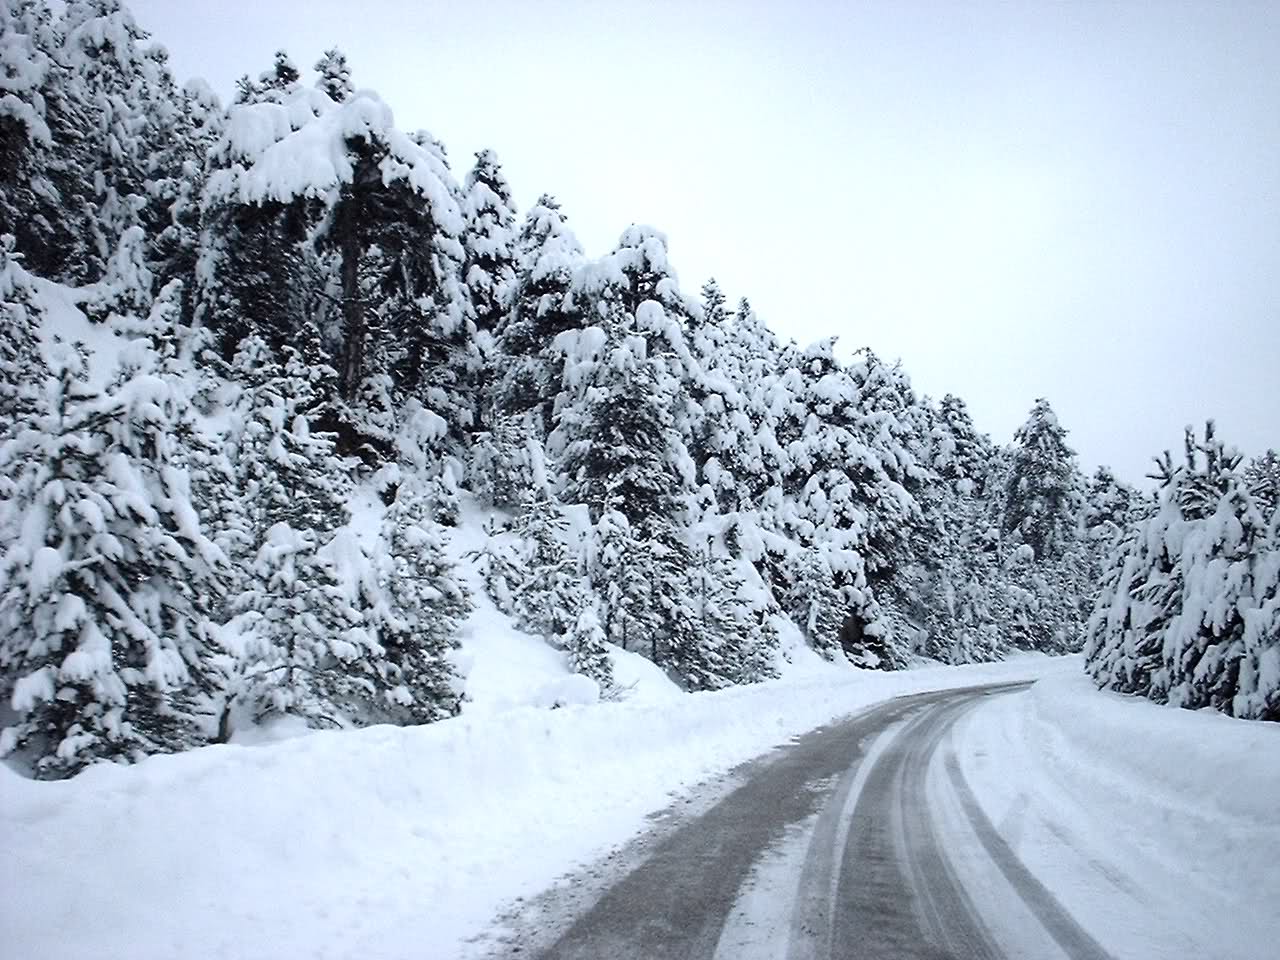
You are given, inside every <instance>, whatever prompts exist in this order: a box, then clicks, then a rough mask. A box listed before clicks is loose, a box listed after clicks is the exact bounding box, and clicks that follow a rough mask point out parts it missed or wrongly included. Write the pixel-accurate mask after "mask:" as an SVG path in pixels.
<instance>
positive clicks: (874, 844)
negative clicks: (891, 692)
mask: <svg viewBox="0 0 1280 960" xmlns="http://www.w3.org/2000/svg"><path fill="white" fill-rule="evenodd" d="M1053 683H1054V682H1053V681H1050V682H1049V688H1050V694H1049V695H1048V696H1047V697H1046V696H1044V695H1037V696H1034V697H1033V695H1032V694H1029V693H1028V692H1027V688H1026V686H1025V685H1018V686H1011V685H1000V686H987V687H980V688H971V689H964V690H952V691H944V692H935V693H926V694H920V695H915V696H908V697H903V698H899V699H896V700H893V701H890V702H888V703H886V704H883V705H881V706H878V707H875V708H873V709H871V710H869V711H866V712H864V713H862V714H860V715H858V716H857V717H855V718H853V719H850V720H846V721H843V722H840V723H837V724H833V725H831V726H828V727H825V728H822V729H820V730H817V731H815V732H813V733H811V734H808V735H806V736H804V737H802V738H800V739H799V740H798V741H797V742H796V743H795V744H794V745H793V746H791V747H789V748H787V749H785V750H783V751H779V752H778V753H776V754H773V755H770V756H767V757H764V758H762V759H760V760H757V761H755V762H753V763H752V764H750V765H748V767H747V768H745V769H740V770H739V771H738V772H737V774H736V776H735V780H736V785H735V786H733V787H732V789H730V790H729V791H728V792H727V793H726V794H725V795H724V796H723V797H722V798H721V799H719V800H718V801H717V802H715V803H714V804H712V805H711V806H710V807H709V809H706V810H705V811H701V812H699V813H698V814H697V815H695V816H690V817H687V818H685V819H684V820H683V822H680V823H679V824H678V825H674V826H671V825H669V826H665V827H660V828H659V829H658V831H657V833H658V834H659V835H658V836H655V837H654V838H653V839H652V842H651V843H650V844H649V849H647V850H645V851H644V852H643V855H642V856H641V857H638V858H637V859H638V860H639V862H638V864H635V863H632V864H628V865H627V866H625V867H623V868H621V869H619V870H618V871H617V872H619V873H621V874H622V875H621V876H620V877H617V878H616V882H613V883H612V884H608V883H603V884H602V883H599V882H596V883H595V885H596V886H597V887H599V888H600V889H599V891H598V899H595V900H594V902H593V903H592V902H587V903H584V902H583V901H584V897H583V894H582V891H581V889H580V887H581V885H582V884H581V882H579V881H580V880H582V879H583V878H578V880H575V881H571V882H569V883H566V884H562V885H561V886H560V887H559V888H558V890H559V894H557V893H556V892H555V891H553V892H552V893H550V894H549V895H547V896H545V897H543V898H541V899H540V900H539V901H535V902H534V903H533V904H531V905H530V906H528V907H527V908H526V909H525V910H524V911H523V915H522V916H520V915H517V916H515V917H513V918H511V920H512V932H511V933H509V934H508V935H507V936H506V937H505V938H504V942H503V943H502V944H501V946H498V947H495V949H494V950H493V951H492V952H491V955H492V956H525V957H527V956H530V955H531V954H532V955H537V956H541V957H544V958H546V960H577V958H583V960H585V958H599V957H610V958H620V960H622V958H646V960H655V958H664V957H673V958H674V957H681V958H706V960H763V958H775V960H784V958H785V960H811V958H812V960H826V958H833V957H859V958H868V960H874V958H898V960H911V958H945V957H954V958H966V960H967V958H1000V957H1007V958H1041V957H1043V958H1054V960H1058V958H1072V960H1100V958H1106V957H1133V958H1148V957H1151V958H1155V957H1185V956H1189V955H1198V956H1215V957H1224V958H1225V957H1239V958H1247V957H1256V958H1259V960H1261V958H1263V957H1266V956H1269V955H1272V954H1270V951H1271V950H1272V949H1273V948H1274V945H1275V943H1276V942H1277V941H1276V939H1275V934H1276V933H1277V930H1276V921H1275V916H1274V914H1273V913H1269V912H1267V904H1268V902H1271V903H1274V902H1275V901H1274V899H1271V900H1270V901H1268V896H1269V893H1268V891H1269V892H1270V894H1271V895H1274V892H1275V887H1276V874H1275V870H1274V867H1272V869H1271V871H1270V874H1269V879H1268V876H1267V875H1265V873H1264V875H1262V876H1259V877H1256V878H1255V880H1256V881H1257V883H1258V884H1259V886H1256V887H1255V889H1253V890H1252V891H1250V892H1249V893H1247V894H1245V895H1244V900H1243V902H1239V901H1237V904H1236V908H1235V910H1227V911H1223V910H1222V909H1221V906H1222V905H1213V904H1210V906H1211V909H1208V910H1207V909H1205V907H1206V904H1205V901H1204V898H1203V895H1202V893H1201V892H1200V891H1198V890H1197V889H1196V888H1195V887H1194V886H1191V885H1188V883H1186V882H1185V880H1186V877H1185V871H1184V870H1183V869H1182V868H1181V867H1180V866H1179V864H1178V863H1177V862H1176V855H1177V854H1178V853H1179V852H1180V853H1181V854H1182V855H1183V856H1185V855H1187V854H1189V853H1192V852H1193V851H1190V850H1188V849H1187V848H1186V846H1185V843H1184V841H1181V840H1178V839H1177V838H1176V837H1174V838H1171V839H1167V840H1162V839H1161V838H1160V835H1159V834H1160V827H1159V826H1158V824H1159V823H1166V824H1167V823H1169V821H1170V817H1169V816H1165V817H1162V818H1159V819H1158V820H1157V822H1155V823H1152V824H1150V826H1151V827H1152V834H1153V836H1151V837H1148V838H1147V844H1148V846H1150V847H1152V848H1161V847H1164V848H1166V852H1167V853H1169V854H1172V855H1174V856H1175V862H1170V863H1168V864H1167V865H1166V870H1165V871H1164V872H1161V871H1160V870H1155V869H1153V868H1152V867H1151V864H1150V863H1147V862H1142V861H1135V860H1131V859H1130V860H1126V859H1124V855H1123V850H1124V847H1123V846H1122V845H1120V844H1119V841H1118V838H1113V837H1111V836H1110V834H1111V832H1112V831H1114V830H1116V829H1117V828H1118V827H1121V825H1124V826H1127V825H1128V824H1127V821H1124V820H1123V819H1121V820H1117V819H1114V818H1109V820H1108V822H1104V823H1098V822H1093V823H1090V824H1088V825H1087V826H1086V825H1083V824H1082V823H1080V822H1079V816H1078V815H1079V813H1080V811H1081V810H1084V809H1086V808H1087V806H1088V804H1089V800H1090V798H1089V796H1088V795H1089V794H1090V792H1091V788H1090V786H1089V785H1088V780H1087V779H1085V778H1081V785H1080V786H1078V787H1077V789H1076V790H1075V791H1066V792H1068V793H1073V792H1074V793H1078V794H1081V795H1082V796H1080V797H1077V798H1076V800H1074V801H1072V802H1075V803H1076V804H1077V807H1078V809H1077V811H1076V814H1077V815H1076V817H1074V818H1073V817H1071V816H1069V815H1067V814H1066V813H1064V811H1063V801H1062V799H1061V797H1059V798H1058V799H1056V800H1053V799H1050V798H1048V797H1046V796H1043V795H1042V794H1043V792H1044V788H1045V786H1046V784H1049V783H1052V782H1053V781H1052V780H1051V779H1050V778H1049V777H1047V776H1046V770H1045V769H1044V767H1047V766H1053V765H1055V764H1057V762H1058V761H1057V759H1056V758H1055V756H1054V755H1053V754H1052V753H1050V752H1049V751H1045V750H1042V749H1040V747H1043V746H1045V744H1044V743H1043V742H1041V743H1040V747H1036V748H1035V749H1028V748H1029V747H1030V746H1031V744H1029V743H1028V742H1027V741H1025V740H1021V741H1020V740H1019V736H1020V734H1019V731H1020V730H1023V731H1025V728H1026V726H1027V725H1026V723H1025V719H1026V718H1027V717H1028V716H1029V715H1031V714H1033V713H1035V712H1037V711H1039V712H1041V713H1043V712H1044V703H1042V702H1039V701H1043V700H1046V699H1047V700H1048V701H1049V702H1051V703H1052V702H1053ZM1060 692H1061V691H1059V693H1060ZM1076 693H1077V694H1078V695H1081V696H1082V700H1080V701H1077V705H1078V706H1079V705H1081V704H1085V705H1087V704H1089V703H1090V702H1091V700H1092V699H1093V698H1096V697H1097V694H1096V693H1094V692H1093V691H1090V690H1084V691H1079V690H1077V691H1076ZM1104 702H1106V701H1104ZM1108 706H1111V705H1110V704H1109V703H1108ZM1081 712H1082V716H1081V718H1080V720H1081V725H1082V726H1085V727H1088V726H1089V725H1090V723H1089V720H1090V718H1089V716H1088V714H1089V713H1090V711H1089V710H1088V709H1085V710H1083V711H1081ZM1104 712H1106V711H1104ZM1144 713H1145V711H1144ZM1160 719H1164V718H1163V717H1161V715H1157V720H1160ZM1168 719H1172V720H1173V721H1174V725H1175V726H1176V725H1177V723H1178V720H1179V716H1178V715H1176V714H1175V715H1174V716H1173V717H1171V718H1168ZM1191 719H1194V720H1198V721H1201V723H1202V722H1203V721H1204V720H1205V719H1207V718H1191ZM1193 725H1194V724H1193ZM1038 732H1040V733H1042V734H1044V733H1046V731H1043V730H1040V731H1038ZM1232 732H1237V733H1241V734H1246V735H1248V734H1260V735H1262V737H1263V741H1262V742H1264V743H1265V742H1266V738H1267V737H1268V735H1269V734H1270V733H1271V732H1272V731H1270V730H1249V729H1248V728H1243V727H1235V728H1234V729H1233V731H1232ZM993 738H994V739H993ZM997 741H999V744H1000V747H999V752H1000V755H999V756H997V755H995V750H996V749H997ZM1032 753H1035V754H1039V755H1040V757H1041V759H1040V760H1039V761H1037V760H1035V759H1033V758H1032V756H1031V754H1032ZM1096 759H1097V760H1100V761H1102V762H1101V763H1098V762H1095V763H1094V764H1093V765H1092V766H1093V767H1094V769H1095V770H1096V769H1097V768H1099V767H1101V766H1105V758H1096ZM967 770H968V771H970V772H966V771H967ZM993 771H998V773H996V774H995V775H994V776H993ZM1148 787H1149V788H1155V787H1158V784H1157V783H1151V784H1148ZM1151 793H1152V791H1151V790H1150V789H1149V790H1148V791H1147V794H1148V796H1147V798H1146V799H1145V800H1144V801H1143V803H1142V804H1141V806H1142V808H1143V810H1144V811H1145V812H1148V813H1150V812H1151V808H1150V803H1151V802H1152V801H1151V800H1150V795H1151ZM1007 795H1012V796H1013V797H1015V798H1016V799H1014V800H1013V801H1012V802H1011V803H1010V802H1008V800H1007ZM1082 802H1083V805H1081V803H1082ZM1106 803H1107V801H1106V798H1105V797H1102V796H1096V795H1095V796H1094V797H1093V804H1094V810H1095V812H1096V811H1097V810H1098V809H1105V807H1106ZM992 810H995V811H997V812H998V816H999V822H997V821H996V820H993V815H992ZM1202 812H1203V808H1202ZM1175 826H1176V825H1175ZM1219 826H1220V827H1221V829H1222V830H1223V831H1225V835H1226V836H1230V835H1231V833H1232V831H1233V830H1236V829H1239V828H1240V824H1239V823H1237V822H1235V821H1231V822H1223V823H1220V824H1219ZM1276 826H1277V824H1276V823H1275V822H1274V821H1273V822H1271V823H1270V824H1269V825H1268V824H1267V823H1266V822H1262V823H1259V824H1258V830H1257V831H1256V832H1255V833H1254V835H1253V839H1254V840H1255V841H1256V842H1257V843H1258V844H1260V847H1259V848H1258V849H1256V850H1255V853H1254V858H1255V859H1256V858H1257V856H1258V855H1262V856H1264V857H1265V856H1266V853H1267V851H1268V850H1269V851H1270V854H1272V855H1274V854H1275V853H1276V852H1277V849H1280V848H1278V847H1277V844H1276V841H1277V831H1276V830H1275V829H1274V828H1275V827H1276ZM1042 835H1043V837H1048V838H1051V843H1049V844H1047V845H1046V844H1045V843H1044V842H1042V841H1043V837H1042ZM1213 836H1214V833H1213V832H1212V831H1211V832H1210V833H1209V835H1208V836H1206V837H1205V839H1204V841H1203V842H1204V843H1205V844H1206V845H1208V844H1210V843H1212V842H1213V839H1212V838H1213ZM1106 848H1110V849H1111V850H1112V853H1113V855H1111V856H1107V855H1105V853H1103V852H1102V851H1103V850H1104V849H1106ZM624 859H625V858H624ZM1274 862H1275V861H1274V860H1272V861H1271V863H1272V864H1274ZM1246 866H1247V863H1246ZM588 885H591V883H590V881H588ZM1222 885H1223V886H1225V887H1227V888H1228V889H1230V890H1233V891H1235V892H1237V893H1239V891H1237V890H1236V887H1237V884H1235V883H1234V882H1233V881H1231V879H1230V878H1224V879H1223V884H1222ZM587 899H588V900H590V898H587ZM1251 905H1252V906H1254V907H1257V908H1261V911H1260V912H1259V911H1257V910H1254V911H1252V915H1251V916H1246V917H1245V918H1241V917H1240V916H1239V915H1238V914H1239V913H1241V912H1243V913H1245V914H1249V913H1250V912H1251V911H1250V907H1251Z"/></svg>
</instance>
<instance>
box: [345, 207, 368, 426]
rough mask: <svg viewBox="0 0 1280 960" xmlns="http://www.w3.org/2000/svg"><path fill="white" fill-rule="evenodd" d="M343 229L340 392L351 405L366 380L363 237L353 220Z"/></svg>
mask: <svg viewBox="0 0 1280 960" xmlns="http://www.w3.org/2000/svg"><path fill="white" fill-rule="evenodd" d="M346 219H347V221H348V222H347V223H344V224H343V225H342V239H341V242H340V249H341V250H342V319H343V323H344V326H345V327H346V331H345V333H346V343H345V345H344V346H345V350H344V353H343V357H342V377H341V380H340V384H339V389H340V390H341V391H342V399H344V400H345V401H347V403H352V402H353V401H354V400H355V398H356V392H357V391H358V390H359V389H360V381H361V379H362V378H363V377H364V340H365V332H366V331H365V319H364V301H363V300H361V298H360V235H359V232H358V231H357V229H356V225H355V223H353V222H351V221H352V220H354V217H348V218H346Z"/></svg>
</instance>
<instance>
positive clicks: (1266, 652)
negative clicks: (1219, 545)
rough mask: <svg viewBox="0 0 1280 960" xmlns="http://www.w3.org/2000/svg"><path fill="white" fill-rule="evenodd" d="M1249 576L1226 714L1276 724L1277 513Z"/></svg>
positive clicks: (1279, 630) (1279, 653) (1279, 683)
mask: <svg viewBox="0 0 1280 960" xmlns="http://www.w3.org/2000/svg"><path fill="white" fill-rule="evenodd" d="M1252 575H1253V576H1252V579H1253V596H1252V597H1251V598H1250V602H1249V605H1248V609H1246V610H1245V611H1244V634H1243V636H1242V638H1241V647H1242V649H1241V653H1240V672H1239V675H1238V678H1237V684H1236V693H1235V696H1234V698H1233V699H1232V701H1231V709H1230V713H1231V715H1232V716H1235V717H1240V718H1242V719H1245V720H1272V721H1276V722H1280V510H1275V509H1273V510H1272V513H1271V523H1270V526H1269V527H1268V530H1267V538H1266V541H1265V545H1263V546H1262V548H1261V549H1260V550H1259V552H1258V556H1257V558H1256V561H1255V565H1254V567H1253V571H1252Z"/></svg>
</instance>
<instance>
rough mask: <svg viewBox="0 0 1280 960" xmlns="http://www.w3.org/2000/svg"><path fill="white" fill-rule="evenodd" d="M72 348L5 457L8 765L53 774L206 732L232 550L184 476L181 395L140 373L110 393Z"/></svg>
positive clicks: (0, 659)
mask: <svg viewBox="0 0 1280 960" xmlns="http://www.w3.org/2000/svg"><path fill="white" fill-rule="evenodd" d="M82 364H83V359H82V358H81V357H77V356H76V355H74V354H71V353H70V351H67V350H65V349H63V350H62V351H61V356H59V357H57V358H56V363H55V368H54V374H53V378H52V386H51V390H50V392H49V393H48V394H47V395H46V396H45V397H44V398H42V403H41V404H40V405H39V406H38V407H37V408H36V410H35V411H34V412H33V413H32V414H31V415H30V416H29V417H28V419H27V421H26V423H25V424H24V426H23V427H21V428H20V429H19V430H18V431H17V433H16V434H15V435H14V436H13V437H11V438H10V439H8V440H6V441H5V443H4V446H3V452H2V453H0V459H2V460H3V462H4V465H5V467H4V472H5V474H6V475H11V476H14V477H15V478H16V479H15V482H14V490H13V495H14V503H13V504H12V506H13V507H14V509H11V510H9V511H7V512H6V513H5V523H6V524H10V523H17V524H18V525H19V526H18V527H17V529H14V530H9V531H6V533H5V534H4V536H2V537H0V542H2V543H4V544H5V554H4V558H3V561H2V567H0V569H2V571H3V572H2V575H0V583H2V584H3V592H2V593H0V620H2V622H3V630H0V636H3V640H2V641H0V677H2V678H3V680H2V682H3V694H4V696H5V699H6V700H7V701H8V702H9V703H10V704H11V706H12V708H13V710H14V712H15V719H14V721H13V722H12V723H11V725H10V726H9V727H8V728H7V729H6V730H5V732H4V734H3V738H2V739H3V744H2V746H3V752H4V753H6V754H7V753H11V752H13V751H14V750H15V749H17V750H21V751H22V752H23V753H24V755H26V756H27V757H28V758H29V759H30V760H31V762H32V763H33V765H34V768H35V772H36V775H37V776H40V777H62V776H69V775H71V774H74V773H76V772H77V771H79V770H80V769H82V768H83V767H84V766H86V765H87V764H90V763H93V762H95V761H99V760H117V761H132V760H136V759H138V758H139V757H141V756H143V755H145V754H148V753H155V752H167V751H174V750H181V749H184V748H186V747H189V746H192V745H194V744H196V743H198V742H200V741H201V740H202V739H203V737H204V735H203V733H202V731H201V729H200V726H199V724H198V721H197V717H196V706H195V702H194V701H195V697H196V696H197V695H198V694H199V693H201V692H202V691H207V690H208V689H210V688H211V686H212V668H211V655H212V651H211V649H210V646H209V641H208V628H209V615H210V613H211V610H210V607H211V605H212V604H213V603H214V602H215V601H216V599H217V598H218V596H219V595H220V593H221V592H222V590H223V577H224V574H223V564H224V563H225V560H224V558H223V557H222V555H221V553H220V551H219V550H218V549H217V547H215V546H214V545H213V543H212V542H211V541H209V539H208V538H207V537H206V536H205V534H204V531H203V530H202V529H201V526H200V522H199V518H198V517H197V515H196V512H195V510H194V509H193V508H192V504H191V495H190V490H189V487H188V478H187V475H186V473H185V471H183V470H181V469H180V468H178V467H177V466H176V465H175V464H174V462H173V461H174V446H173V440H172V438H171V436H170V434H171V432H172V427H173V425H174V424H175V422H176V421H177V420H178V419H180V414H179V412H178V410H177V408H178V407H179V406H180V404H181V397H180V396H177V395H175V393H174V392H173V391H172V389H171V388H170V385H169V384H168V383H167V382H166V381H165V380H164V379H163V378H161V377H158V376H155V375H153V374H151V373H150V372H147V371H146V370H139V371H137V372H135V373H134V374H133V375H131V376H127V377H124V378H122V379H120V380H118V382H117V383H116V384H115V386H113V387H112V388H111V389H110V390H109V391H108V392H106V393H100V392H98V391H96V390H94V389H92V388H90V387H89V386H88V385H87V384H86V383H85V382H84V380H83V379H82V377H83V373H82V370H83V366H82Z"/></svg>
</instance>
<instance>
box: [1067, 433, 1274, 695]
mask: <svg viewBox="0 0 1280 960" xmlns="http://www.w3.org/2000/svg"><path fill="white" fill-rule="evenodd" d="M1240 460H1241V458H1240V456H1239V455H1238V454H1235V453H1233V452H1231V451H1229V450H1227V449H1226V448H1225V447H1224V446H1223V444H1222V443H1221V441H1219V440H1218V439H1217V438H1216V437H1215V436H1214V431H1213V427H1212V424H1210V425H1209V426H1208V427H1207V428H1206V431H1205V439H1204V440H1203V441H1202V442H1197V441H1196V440H1195V437H1194V435H1193V434H1192V433H1191V431H1190V430H1188V431H1187V437H1186V462H1185V464H1184V465H1181V466H1178V467H1174V465H1173V462H1172V459H1171V458H1170V457H1169V455H1168V454H1166V455H1165V456H1164V458H1163V459H1162V460H1159V461H1158V463H1159V464H1160V479H1161V489H1160V501H1159V505H1158V507H1157V509H1156V510H1155V511H1154V512H1153V513H1151V514H1150V515H1149V516H1147V517H1146V518H1145V519H1143V520H1142V521H1141V522H1140V523H1139V524H1138V525H1137V526H1136V527H1135V528H1133V529H1132V530H1131V531H1130V533H1129V534H1128V535H1127V536H1126V537H1125V539H1124V540H1123V541H1122V542H1121V543H1120V544H1119V545H1118V546H1117V547H1116V549H1115V550H1114V551H1113V553H1112V554H1111V557H1110V559H1109V562H1108V564H1107V568H1106V574H1105V576H1104V580H1103V587H1102V590H1101V591H1100V593H1099V596H1098V599H1097V602H1096V604H1095V607H1094V610H1093V614H1092V616H1091V617H1090V620H1089V625H1088V638H1087V644H1086V648H1085V656H1086V666H1087V669H1088V670H1089V672H1090V674H1091V675H1092V676H1093V677H1094V679H1095V681H1096V682H1097V683H1098V684H1099V685H1100V686H1104V687H1110V688H1111V689H1115V690H1119V691H1121V692H1125V693H1137V694H1139V695H1142V696H1146V697H1148V698H1150V699H1153V700H1156V701H1157V702H1162V703H1163V702H1168V703H1171V704H1174V705H1176V706H1182V707H1188V708H1192V709H1195V708H1199V707H1205V706H1208V707H1213V708H1215V709H1218V710H1222V711H1224V712H1226V713H1232V714H1234V715H1236V716H1242V717H1250V718H1262V719H1276V716H1277V711H1276V700H1277V688H1280V672H1278V671H1277V670H1276V667H1277V666H1278V665H1280V663H1278V661H1280V653H1278V652H1277V651H1278V650H1280V635H1277V631H1276V610H1277V599H1276V565H1277V563H1280V561H1277V558H1276V553H1275V550H1276V543H1275V522H1274V517H1273V518H1272V521H1271V522H1270V523H1269V524H1268V523H1267V521H1266V520H1265V519H1264V517H1263V512H1262V510H1261V509H1260V507H1259V504H1258V503H1257V501H1256V500H1255V499H1254V497H1253V495H1252V493H1251V491H1250V489H1249V485H1248V483H1247V481H1246V479H1245V477H1244V475H1243V471H1242V470H1241V469H1240Z"/></svg>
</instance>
